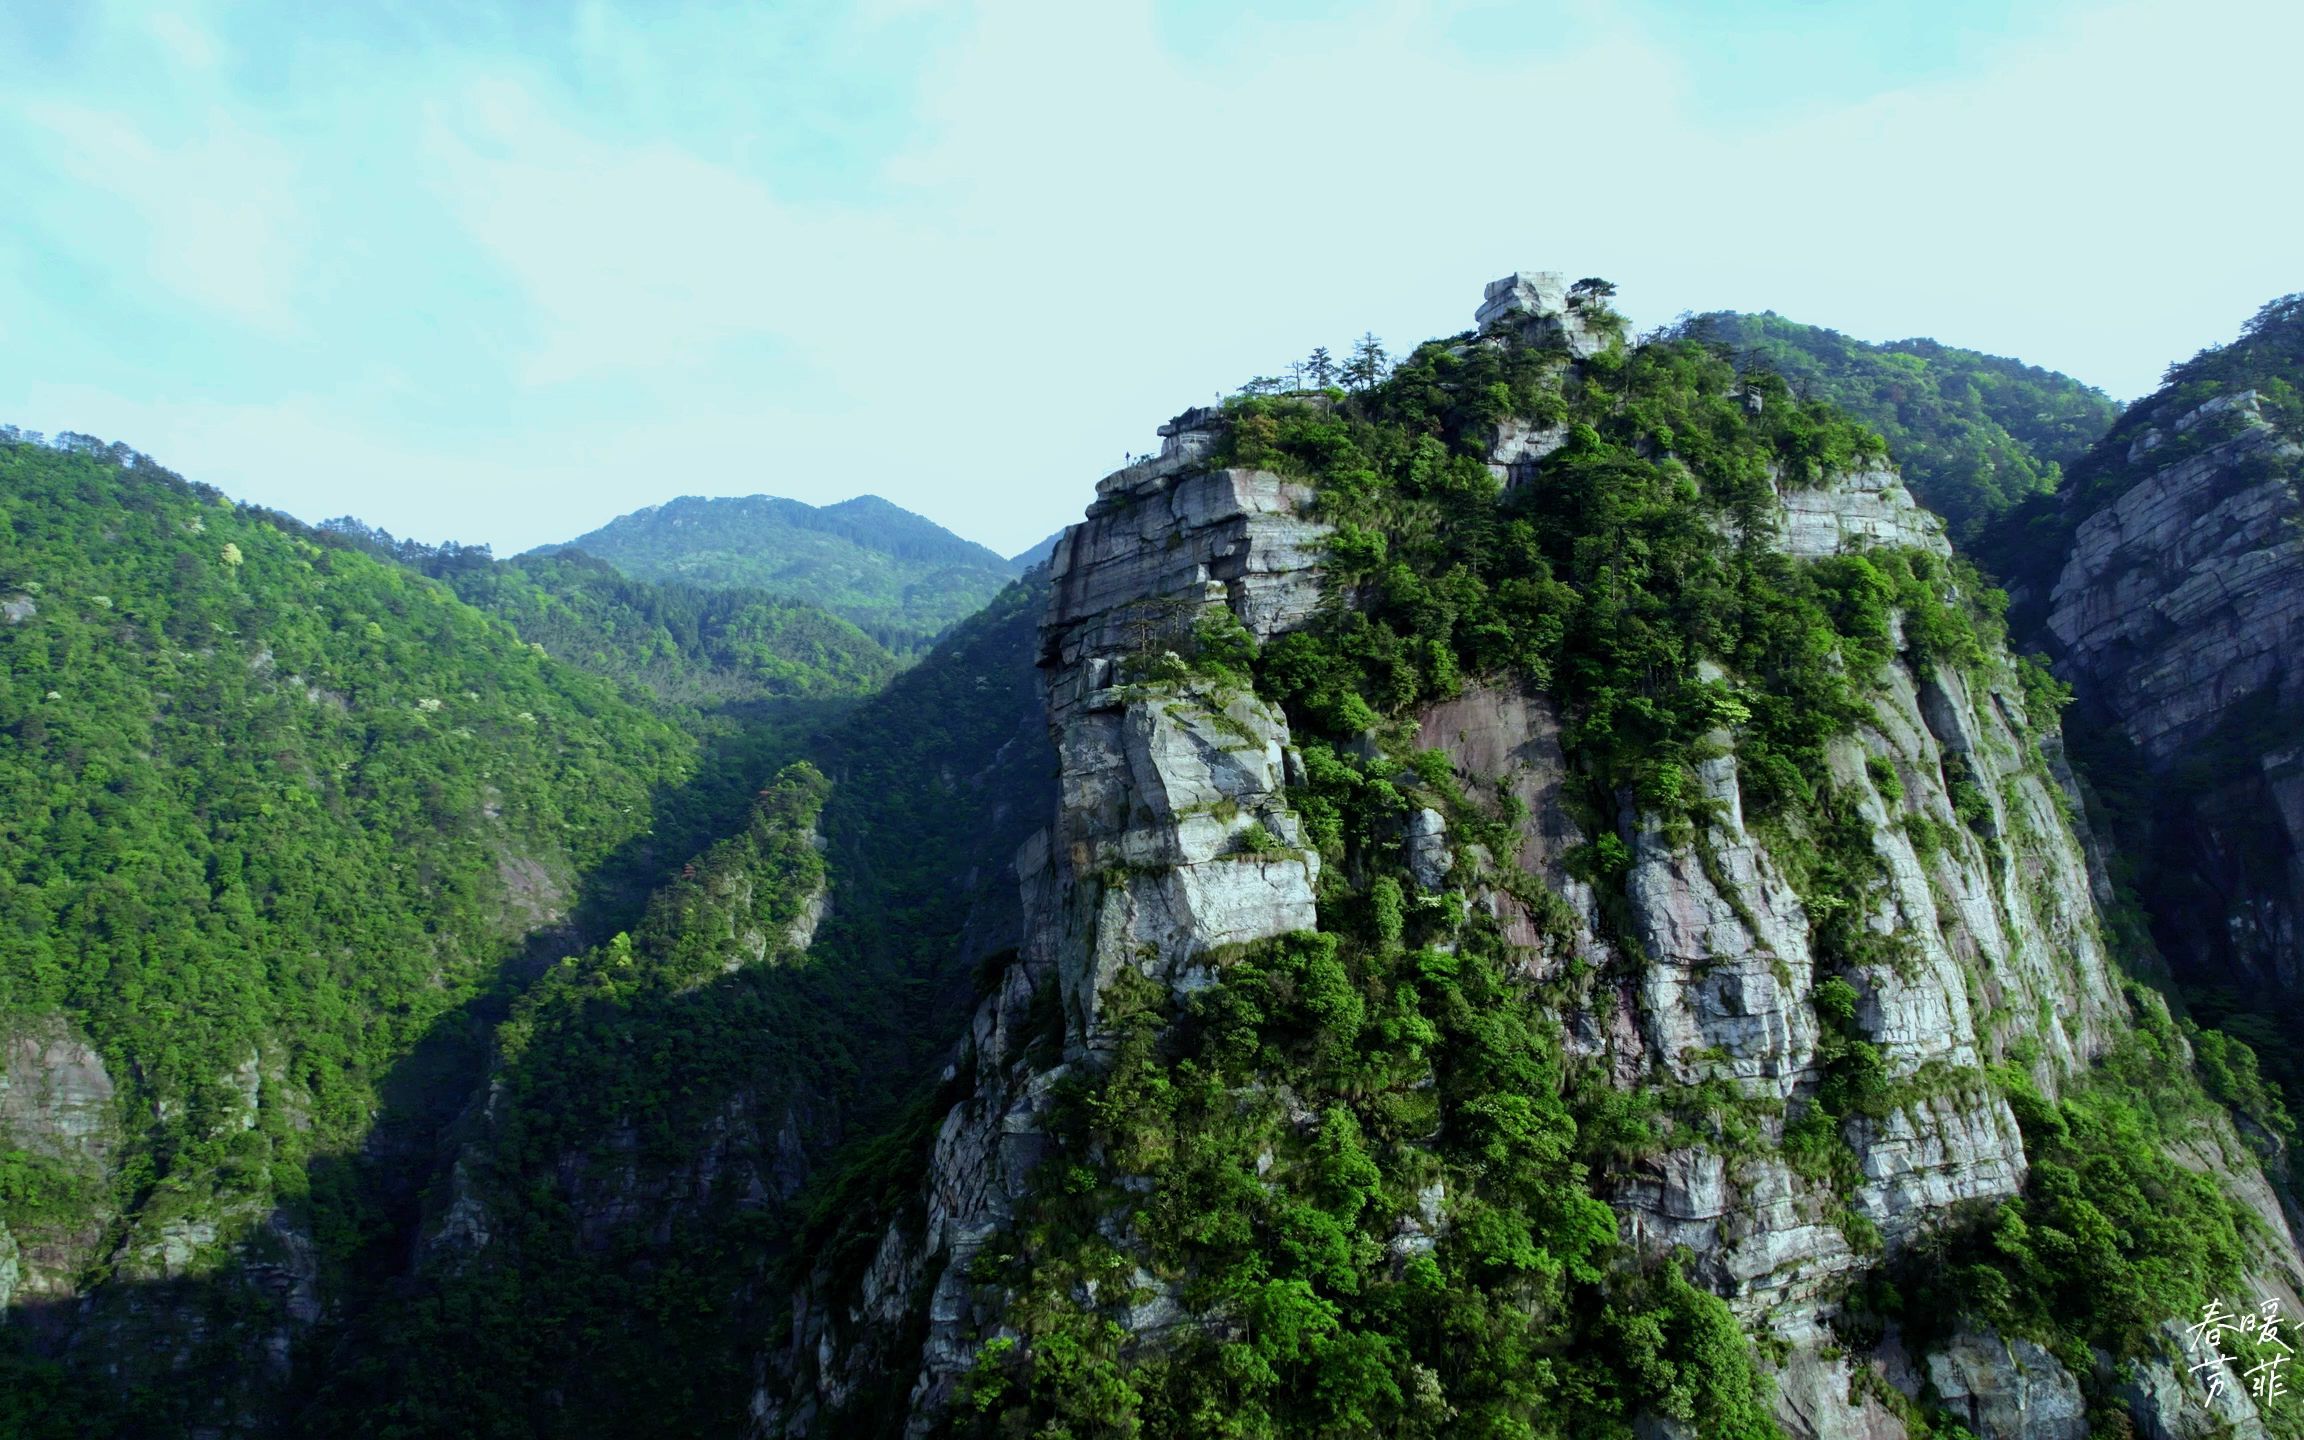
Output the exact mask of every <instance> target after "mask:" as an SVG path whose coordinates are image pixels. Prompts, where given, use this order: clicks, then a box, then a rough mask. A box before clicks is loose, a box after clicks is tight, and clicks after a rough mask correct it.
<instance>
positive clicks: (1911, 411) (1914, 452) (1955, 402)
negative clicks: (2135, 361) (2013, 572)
mask: <svg viewBox="0 0 2304 1440" xmlns="http://www.w3.org/2000/svg"><path fill="white" fill-rule="evenodd" d="M1677 333H1679V334H1681V335H1684V336H1686V337H1688V338H1690V339H1694V340H1699V341H1702V342H1705V343H1707V344H1714V345H1723V346H1726V347H1727V348H1728V350H1729V352H1730V353H1731V354H1732V355H1733V356H1734V357H1735V360H1736V363H1737V365H1738V367H1739V368H1752V367H1755V366H1756V367H1760V368H1764V369H1767V370H1770V371H1773V372H1774V373H1776V374H1778V375H1781V376H1783V377H1784V379H1785V380H1786V381H1787V382H1788V383H1789V384H1790V385H1791V386H1792V388H1793V389H1794V390H1795V391H1796V392H1798V393H1799V394H1800V395H1801V396H1803V397H1804V398H1806V399H1810V400H1821V401H1825V402H1828V403H1830V404H1833V405H1836V406H1838V407H1840V408H1841V409H1843V410H1845V411H1847V412H1848V413H1849V414H1850V415H1853V416H1855V417H1856V418H1857V419H1858V420H1861V421H1863V422H1864V423H1865V424H1866V425H1869V426H1871V427H1872V428H1873V429H1875V430H1877V431H1879V432H1880V434H1881V436H1882V437H1883V438H1884V439H1886V440H1887V442H1888V453H1889V455H1890V456H1891V457H1893V458H1894V460H1895V461H1896V463H1897V465H1898V466H1899V467H1900V468H1901V469H1902V471H1903V474H1904V482H1905V483H1906V484H1907V485H1909V486H1911V487H1912V493H1913V494H1915V495H1917V496H1918V497H1920V503H1922V504H1923V505H1926V506H1928V507H1929V508H1930V509H1932V510H1934V511H1936V513H1938V514H1939V515H1942V516H1943V517H1944V518H1945V520H1946V521H1947V522H1948V523H1949V524H1950V526H1951V530H1952V535H1953V538H1954V539H1956V540H1960V541H1963V542H1965V541H1968V540H1971V539H1973V538H1974V537H1975V536H1976V534H1977V533H1978V531H1979V530H1981V529H1982V527H1983V526H1984V525H1985V524H1987V523H1988V522H1990V521H1991V520H1992V519H1993V518H1994V517H1995V516H1997V515H1999V514H2001V513H2002V512H2004V511H2006V510H2008V509H2009V508H2011V507H2012V506H2015V505H2017V504H2019V503H2021V502H2022V501H2023V500H2025V499H2026V498H2027V497H2030V496H2034V495H2044V494H2048V493H2050V492H2052V491H2054V490H2055V488H2056V486H2057V481H2058V477H2059V475H2060V473H2061V470H2062V467H2065V466H2068V465H2070V464H2071V463H2072V462H2073V461H2074V460H2076V459H2078V458H2079V457H2080V456H2081V454H2083V453H2084V452H2085V451H2086V450H2087V449H2088V447H2089V446H2090V445H2091V444H2093V443H2094V442H2095V441H2096V440H2097V438H2098V437H2100V436H2101V435H2103V433H2104V432H2105V431H2106V430H2107V429H2108V428H2110V426H2111V424H2112V421H2113V418H2114V417H2115V416H2117V415H2118V414H2119V413H2120V407H2119V406H2118V405H2117V404H2115V403H2114V402H2113V401H2112V400H2111V399H2109V398H2108V397H2106V396H2105V395H2104V393H2103V392H2102V391H2099V390H2096V389H2094V388H2093V387H2091V386H2089V385H2086V384H2083V383H2082V382H2080V381H2078V380H2074V379H2072V378H2071V377H2070V376H2068V375H2059V374H2057V373H2056V372H2054V371H2052V370H2043V369H2040V368H2039V367H2038V366H2035V365H2027V364H2025V363H2023V362H2022V361H2020V360H2010V359H2007V358H2005V357H2003V356H1999V355H1985V354H1980V353H1978V352H1977V351H1974V350H1962V349H1959V348H1958V347H1955V346H1951V345H1939V344H1938V343H1936V342H1935V341H1933V340H1895V341H1890V342H1888V343H1887V344H1882V345H1874V344H1868V343H1866V342H1865V341H1862V340H1852V339H1850V338H1849V337H1847V336H1845V335H1842V334H1841V333H1839V332H1838V331H1836V330H1827V329H1824V328H1823V327H1821V326H1817V325H1803V324H1800V323H1799V322H1798V321H1794V320H1787V319H1785V318H1784V317H1783V316H1781V315H1778V314H1776V313H1774V312H1773V311H1771V312H1768V313H1766V314H1760V315H1740V314H1737V313H1735V312H1733V311H1726V310H1722V311H1714V312H1712V313H1709V314H1704V315H1697V316H1692V317H1690V318H1688V319H1686V320H1684V321H1682V322H1681V323H1680V325H1679V326H1678V327H1677Z"/></svg>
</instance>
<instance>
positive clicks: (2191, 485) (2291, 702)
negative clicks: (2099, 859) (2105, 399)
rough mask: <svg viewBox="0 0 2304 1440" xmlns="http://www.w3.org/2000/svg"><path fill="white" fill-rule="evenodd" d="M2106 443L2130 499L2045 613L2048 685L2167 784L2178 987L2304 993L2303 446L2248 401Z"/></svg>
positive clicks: (2167, 896) (2159, 889) (2164, 922)
mask: <svg viewBox="0 0 2304 1440" xmlns="http://www.w3.org/2000/svg"><path fill="white" fill-rule="evenodd" d="M2116 439H2117V440H2119V441H2124V442H2125V449H2124V452H2123V453H2122V454H2121V455H2119V456H2118V457H2116V459H2117V461H2121V462H2125V463H2124V464H2122V465H2120V466H2119V467H2118V468H2119V469H2120V471H2121V473H2122V475H2123V478H2124V479H2127V480H2128V481H2129V482H2130V483H2128V484H2127V485H2126V487H2125V488H2124V489H2122V490H2120V491H2119V492H2118V493H2117V494H2116V495H2115V496H2114V497H2113V498H2112V499H2110V500H2109V501H2108V502H2107V503H2105V504H2103V505H2102V506H2101V508H2098V509H2096V510H2095V511H2094V513H2092V514H2089V515H2088V516H2087V517H2086V518H2085V519H2083V520H2082V521H2081V522H2080V524H2079V527H2078V529H2077V531H2076V532H2075V534H2074V537H2073V542H2072V548H2071V550H2070V552H2069V554H2068V556H2067V558H2066V559H2065V561H2064V564H2063V568H2062V572H2061V574H2060V575H2058V577H2057V579H2056V582H2055V588H2054V591H2053V593H2052V594H2051V596H2050V597H2049V602H2048V612H2047V619H2046V630H2047V632H2048V636H2049V637H2050V639H2051V640H2052V642H2053V644H2054V645H2055V646H2056V647H2057V650H2058V655H2057V659H2058V662H2059V666H2058V668H2059V670H2060V672H2061V673H2062V674H2064V675H2065V677H2066V678H2068V679H2069V680H2070V681H2071V682H2072V684H2073V685H2074V687H2075V689H2076V690H2077V691H2078V692H2079V695H2080V700H2081V703H2082V705H2083V706H2084V707H2086V709H2087V711H2088V713H2089V714H2090V715H2091V716H2092V717H2093V718H2095V719H2097V720H2098V721H2099V722H2100V723H2104V724H2107V725H2109V726H2111V727H2113V728H2114V729H2116V730H2117V731H2118V732H2119V733H2120V734H2121V735H2123V736H2124V737H2125V738H2126V739H2127V740H2128V742H2129V743H2131V744H2132V745H2133V746H2134V747H2135V749H2136V751H2137V753H2138V754H2139V756H2140V757H2141V759H2142V761H2143V764H2144V765H2145V767H2146V768H2148V769H2149V770H2150V771H2151V772H2153V773H2154V774H2156V775H2159V776H2162V777H2167V781H2168V783H2166V784H2164V785H2163V787H2162V789H2161V791H2160V792H2159V793H2158V795H2157V796H2156V799H2157V800H2158V801H2159V802H2160V803H2159V804H2158V805H2157V806H2156V807H2155V808H2156V810H2157V811H2158V814H2157V816H2156V821H2157V823H2158V824H2159V825H2160V826H2161V827H2162V829H2163V841H2162V843H2161V845H2160V846H2159V849H2160V850H2161V852H2162V853H2163V854H2165V855H2166V856H2169V857H2172V859H2173V861H2174V863H2175V865H2176V867H2177V868H2179V869H2180V870H2182V871H2185V872H2189V876H2190V878H2191V879H2192V881H2193V883H2191V884H2189V885H2181V886H2177V885H2167V884H2156V885H2155V887H2154V893H2155V899H2156V900H2157V901H2158V903H2159V907H2160V909H2161V911H2162V913H2161V915H2160V921H2161V923H2160V925H2159V926H2158V938H2159V940H2160V943H2161V945H2162V948H2163V949H2165V950H2167V951H2168V952H2170V958H2171V959H2172V960H2173V961H2174V962H2175V963H2176V965H2177V967H2178V969H2179V972H2180V973H2185V974H2188V975H2191V976H2195V977H2199V978H2204V979H2211V980H2218V979H2225V978H2247V979H2253V980H2255V981H2258V982H2265V981H2270V982H2276V983H2279V984H2282V985H2285V986H2289V987H2296V986H2304V747H2300V746H2298V745H2297V744H2296V743H2295V738H2296V732H2295V724H2296V721H2297V719H2298V718H2299V717H2304V530H2300V529H2299V524H2300V521H2304V507H2300V506H2299V504H2298V500H2297V493H2296V477H2297V475H2298V473H2299V466H2300V462H2304V445H2299V444H2298V443H2297V441H2296V440H2295V439H2294V438H2292V437H2291V436H2289V435H2287V434H2284V433H2283V432H2282V431H2281V430H2280V429H2279V428H2278V427H2277V426H2276V425H2274V424H2273V423H2272V421H2271V420H2270V419H2269V418H2267V416H2266V413H2265V410H2264V405H2263V400H2262V397H2261V396H2260V395H2258V394H2257V392H2255V391H2254V390H2242V391H2238V392H2236V393H2232V394H2226V395H2219V396H2217V397H2215V398H2213V399H2211V400H2208V401H2207V402H2205V403H2203V404H2200V405H2196V406H2193V407H2191V408H2189V409H2186V410H2184V411H2183V412H2182V413H2180V414H2177V415H2175V416H2174V417H2173V418H2170V419H2166V420H2164V421H2162V422H2161V423H2157V424H2152V425H2147V426H2145V427H2144V428H2143V429H2141V430H2140V431H2137V432H2136V433H2134V434H2132V435H2131V434H2124V435H2122V436H2119V437H2116ZM2106 458H2107V461H2108V463H2109V462H2111V460H2112V459H2113V458H2114V457H2106ZM2179 776H2180V777H2181V778H2178V777H2179ZM2160 878H2162V879H2165V877H2160Z"/></svg>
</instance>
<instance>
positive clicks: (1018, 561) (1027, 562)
mask: <svg viewBox="0 0 2304 1440" xmlns="http://www.w3.org/2000/svg"><path fill="white" fill-rule="evenodd" d="M1063 538H1064V532H1063V531H1061V530H1059V531H1057V532H1056V533H1055V534H1053V535H1051V536H1049V537H1048V538H1047V539H1045V540H1043V541H1041V542H1040V543H1039V544H1037V545H1035V546H1033V547H1032V548H1031V549H1029V550H1024V551H1021V552H1019V553H1017V554H1014V555H1011V556H1009V557H1008V563H1009V564H1011V565H1013V566H1015V567H1016V569H1017V570H1018V571H1019V572H1022V571H1025V570H1034V569H1037V568H1039V567H1040V566H1042V565H1045V564H1047V563H1048V559H1049V557H1050V556H1052V555H1054V554H1055V553H1056V542H1057V541H1059V540H1061V539H1063Z"/></svg>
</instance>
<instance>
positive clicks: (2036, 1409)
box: [1928, 1331, 2088, 1440]
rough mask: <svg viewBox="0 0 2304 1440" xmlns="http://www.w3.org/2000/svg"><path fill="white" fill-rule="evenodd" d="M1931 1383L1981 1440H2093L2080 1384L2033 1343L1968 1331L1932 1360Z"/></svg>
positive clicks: (1929, 1362) (2052, 1357)
mask: <svg viewBox="0 0 2304 1440" xmlns="http://www.w3.org/2000/svg"><path fill="white" fill-rule="evenodd" d="M1928 1379H1929V1381H1930V1383H1932V1384H1933V1385H1934V1386H1935V1387H1936V1393H1937V1394H1939V1395H1941V1396H1942V1397H1943V1400H1944V1407H1945V1408H1946V1409H1947V1410H1950V1411H1951V1412H1952V1413H1953V1414H1954V1415H1956V1416H1958V1417H1959V1419H1960V1421H1961V1423H1962V1424H1964V1425H1966V1426H1967V1427H1968V1428H1969V1429H1970V1430H1973V1431H1975V1432H1976V1436H1977V1440H2088V1413H2087V1405H2086V1402H2085V1401H2083V1400H2082V1399H2081V1395H2080V1382H2079V1381H2078V1380H2075V1379H2074V1378H2072V1372H2071V1371H2069V1370H2067V1369H2065V1368H2064V1366H2063V1364H2062V1363H2061V1362H2059V1361H2058V1360H2057V1359H2056V1357H2055V1356H2053V1355H2050V1354H2049V1353H2048V1352H2047V1351H2045V1350H2043V1349H2041V1348H2040V1347H2039V1346H2037V1345H2035V1344H2033V1343H2032V1342H2031V1341H2029V1340H2002V1339H2001V1338H1999V1337H1998V1336H1996V1335H1992V1334H1990V1333H1985V1334H1977V1333H1974V1332H1971V1331H1963V1332H1961V1333H1960V1334H1958V1335H1955V1336H1953V1337H1952V1339H1951V1341H1950V1342H1949V1343H1947V1344H1946V1345H1945V1347H1944V1348H1943V1349H1942V1350H1939V1351H1937V1352H1936V1353H1935V1354H1933V1355H1931V1356H1929V1357H1928Z"/></svg>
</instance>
